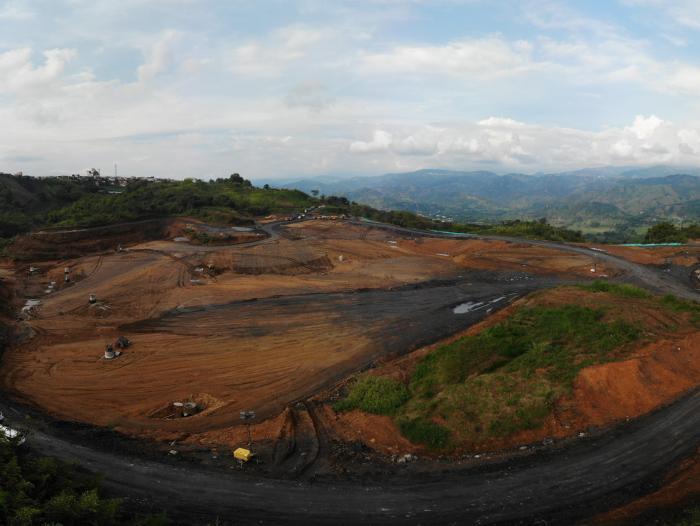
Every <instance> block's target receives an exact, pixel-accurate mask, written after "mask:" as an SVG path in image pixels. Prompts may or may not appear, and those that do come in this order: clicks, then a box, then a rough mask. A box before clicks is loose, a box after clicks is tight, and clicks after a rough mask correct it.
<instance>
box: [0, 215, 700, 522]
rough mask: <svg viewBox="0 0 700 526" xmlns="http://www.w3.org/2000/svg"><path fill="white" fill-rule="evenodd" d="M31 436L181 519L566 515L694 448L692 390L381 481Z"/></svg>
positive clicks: (698, 432)
mask: <svg viewBox="0 0 700 526" xmlns="http://www.w3.org/2000/svg"><path fill="white" fill-rule="evenodd" d="M372 226H377V227H380V228H384V227H386V228H393V229H396V227H392V226H390V225H385V226H382V225H376V224H373V225H372ZM398 231H404V232H407V233H412V234H417V235H426V234H428V235H439V234H435V233H426V232H420V231H413V230H409V229H398ZM464 237H474V236H464ZM484 238H488V239H505V240H509V241H515V242H527V243H532V244H537V245H540V246H547V247H551V248H557V249H560V250H568V251H574V252H580V253H585V254H587V255H595V256H596V257H599V258H601V259H605V260H606V261H610V262H612V263H614V264H615V265H618V266H620V267H622V268H624V269H625V270H628V272H630V274H631V276H632V277H633V278H636V279H637V280H639V281H640V282H642V283H644V284H645V285H647V286H649V287H651V288H654V289H657V290H663V291H668V292H672V293H674V294H677V295H679V296H683V297H686V298H689V299H697V298H698V294H697V293H695V292H693V291H690V290H689V289H687V288H685V287H684V286H683V285H681V284H680V283H678V282H675V281H673V279H672V278H671V277H670V276H665V275H663V274H661V273H659V272H656V271H654V270H652V269H648V268H645V267H641V266H639V265H636V264H633V263H630V262H627V261H625V260H621V259H619V258H617V257H615V256H612V255H609V254H605V253H600V252H597V251H591V250H590V249H586V248H584V247H577V246H570V245H560V244H557V243H550V242H539V241H529V240H527V241H526V240H521V239H511V238H502V237H491V236H488V237H486V236H484ZM8 409H9V404H3V403H2V401H0V410H3V411H4V412H5V413H6V414H7V415H8V417H10V418H11V419H12V420H15V421H17V420H19V418H21V417H22V416H23V414H22V410H21V409H20V408H16V407H15V408H14V410H8ZM30 444H31V446H32V447H33V448H35V449H36V450H38V451H40V452H41V453H44V454H47V455H53V456H56V457H58V458H62V459H64V460H70V461H76V462H78V463H80V464H81V465H83V466H84V467H86V468H87V469H90V470H93V471H97V472H101V473H104V475H105V479H104V486H105V487H106V488H108V489H109V490H111V491H112V492H113V493H114V494H117V495H124V496H128V497H131V498H133V499H135V500H136V501H137V502H144V501H145V502H147V503H148V505H149V506H150V507H152V508H153V509H159V508H160V509H162V508H167V509H168V510H171V511H172V512H173V513H174V515H175V517H176V518H178V517H179V518H182V520H183V521H185V523H207V522H213V521H214V520H215V519H216V518H217V517H218V518H220V519H221V520H220V522H219V523H220V524H229V523H230V524H252V523H255V524H270V523H272V524H279V523H295V524H296V523H305V524H345V523H360V522H363V523H369V524H393V523H406V524H503V523H525V524H529V523H533V522H535V521H536V520H540V519H542V520H546V521H550V522H553V523H557V524H570V523H571V521H572V519H574V518H576V517H582V516H588V515H590V514H592V513H594V512H596V511H600V510H603V509H606V508H609V507H611V506H613V505H616V504H619V503H621V502H624V501H625V500H627V499H629V498H631V497H634V496H637V495H641V494H644V493H647V492H648V491H650V490H651V489H652V488H653V484H654V483H655V482H656V481H658V480H659V479H660V477H661V476H662V475H663V473H664V472H665V470H666V469H668V468H669V467H671V466H673V465H675V464H676V463H677V462H679V461H680V460H681V459H683V458H686V457H688V456H690V455H691V454H693V453H694V452H695V451H696V450H697V448H698V446H699V445H700V391H698V390H696V391H695V392H693V393H691V394H690V395H688V396H686V397H685V398H683V399H681V400H679V401H677V402H676V403H674V404H672V405H670V406H668V407H666V408H663V409H661V410H659V411H658V412H656V413H654V414H652V415H649V416H646V417H644V418H641V419H639V420H637V421H635V422H634V423H632V424H629V425H627V426H623V428H619V429H617V430H613V431H611V432H610V433H608V434H606V435H605V436H604V437H603V438H600V439H596V440H591V441H587V440H584V441H581V442H579V443H577V444H575V445H573V446H570V447H567V448H564V449H561V450H559V451H551V452H549V453H546V454H541V455H536V456H533V457H531V458H525V459H521V460H516V461H510V462H505V463H501V464H498V465H491V466H489V465H486V466H481V467H478V468H471V469H465V470H464V471H459V472H455V471H453V472H450V473H448V474H444V475H442V476H435V477H431V478H428V477H423V478H421V479H416V478H414V479H412V480H408V481H407V480H405V479H404V480H401V479H397V480H396V481H394V482H392V483H387V484H386V485H383V486H381V485H377V486H368V485H364V484H359V483H354V484H353V483H343V484H328V483H315V484H308V483H299V482H292V481H277V480H269V479H265V480H263V479H255V478H251V477H248V476H246V475H245V474H228V473H222V472H220V471H213V470H208V469H206V468H203V467H199V466H195V465H190V464H185V463H183V464H182V465H174V464H173V463H160V462H154V461H149V460H144V459H142V458H131V457H128V456H124V455H121V454H116V453H113V452H109V451H103V450H98V449H94V448H88V447H84V446H81V445H76V444H74V443H71V442H70V441H66V440H64V439H62V438H61V437H60V435H59V434H53V433H52V432H50V431H48V432H36V433H35V434H34V435H33V436H32V437H31V440H30Z"/></svg>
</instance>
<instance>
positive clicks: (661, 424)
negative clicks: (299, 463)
mask: <svg viewBox="0 0 700 526" xmlns="http://www.w3.org/2000/svg"><path fill="white" fill-rule="evenodd" d="M0 407H2V405H0ZM3 409H5V408H3ZM698 443H700V392H698V391H695V392H694V393H692V394H691V395H689V396H687V397H685V398H684V399H682V400H680V401H678V402H676V403H675V404H673V405H671V406H669V407H667V408H664V409H662V410H660V411H658V412H656V413H654V414H652V415H650V416H647V417H644V418H642V419H639V420H638V421H636V422H634V423H633V424H630V425H627V426H625V427H624V428H623V429H618V430H617V431H616V432H615V433H611V434H608V435H606V436H605V437H604V438H600V439H597V440H591V441H582V442H580V443H578V444H576V445H575V446H573V447H570V448H567V449H563V450H561V451H552V452H550V453H548V454H546V455H542V456H540V457H537V458H530V459H524V460H520V461H511V462H508V463H503V464H495V465H492V466H489V465H486V466H483V467H480V468H478V469H471V470H465V471H463V472H460V473H454V472H452V473H449V474H444V475H442V476H440V477H431V478H428V477H425V476H424V477H422V478H421V479H420V480H415V479H414V480H403V481H396V482H393V483H388V484H386V485H378V484H377V485H368V484H350V483H347V484H340V483H335V484H327V483H314V484H309V483H299V482H292V481H278V480H269V479H266V480H262V479H256V478H252V477H249V476H246V475H245V474H243V473H230V474H229V473H222V472H217V471H213V470H207V469H205V468H202V467H199V466H193V465H189V464H186V463H183V464H182V465H176V464H175V465H174V464H172V463H171V464H165V463H160V462H153V461H149V460H144V459H142V458H130V457H128V456H123V455H116V454H113V453H110V452H106V451H99V450H96V449H92V448H88V447H83V446H78V445H75V444H73V443H71V442H68V441H66V440H64V439H61V438H59V437H57V436H54V435H49V434H45V433H43V432H37V433H36V434H34V435H33V436H32V438H31V444H32V447H34V448H35V449H37V450H39V451H41V452H42V453H44V454H47V455H53V456H56V457H59V458H62V459H64V460H69V461H74V462H77V463H79V464H80V465H82V466H84V467H85V468H87V469H89V470H93V471H96V472H101V473H104V475H105V479H104V486H105V487H106V488H107V489H108V490H110V491H111V492H113V493H114V494H115V495H122V496H128V497H131V498H133V499H135V500H136V501H141V502H143V501H144V500H145V501H146V502H147V503H148V506H149V507H150V508H151V509H155V510H157V509H167V510H168V511H169V513H170V514H171V516H173V517H174V518H175V519H176V520H179V521H182V522H181V523H183V524H206V523H207V522H209V523H211V522H213V521H214V520H215V519H216V518H217V517H218V518H219V524H512V523H519V524H533V523H538V522H537V521H540V522H539V524H571V522H572V520H574V519H575V518H577V517H583V516H588V515H590V514H592V513H595V512H596V511H600V510H604V509H607V508H609V507H611V506H614V505H617V504H619V503H621V502H624V501H625V500H626V499H629V498H630V497H633V496H636V495H639V494H643V493H646V492H648V491H649V490H650V489H651V488H653V484H654V482H655V481H657V480H658V479H659V477H660V476H661V475H662V474H663V473H664V471H665V469H666V468H667V467H668V466H670V465H673V464H675V463H677V462H679V461H680V460H681V459H683V458H686V457H687V456H689V455H691V454H692V453H693V452H694V451H695V449H696V448H697V445H698ZM541 521H545V522H541Z"/></svg>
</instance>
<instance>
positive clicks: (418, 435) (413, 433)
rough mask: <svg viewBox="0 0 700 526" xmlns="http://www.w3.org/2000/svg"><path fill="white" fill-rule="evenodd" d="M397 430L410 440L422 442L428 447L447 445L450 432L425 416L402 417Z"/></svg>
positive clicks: (438, 447) (434, 447)
mask: <svg viewBox="0 0 700 526" xmlns="http://www.w3.org/2000/svg"><path fill="white" fill-rule="evenodd" d="M399 430H400V431H401V434H402V435H403V436H405V437H406V438H407V439H408V440H410V441H411V442H414V443H416V444H424V445H426V446H428V447H429V448H430V449H443V448H445V447H446V446H447V444H448V441H449V437H450V432H449V431H448V430H447V429H445V428H444V427H442V426H441V425H439V424H436V423H435V422H432V421H430V420H428V419H426V418H413V419H403V420H400V421H399Z"/></svg>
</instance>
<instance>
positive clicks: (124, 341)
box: [114, 336, 131, 349]
mask: <svg viewBox="0 0 700 526" xmlns="http://www.w3.org/2000/svg"><path fill="white" fill-rule="evenodd" d="M130 345H131V340H129V338H127V337H126V336H119V338H117V340H116V341H115V342H114V346H115V347H116V348H118V349H126V348H127V347H129V346H130Z"/></svg>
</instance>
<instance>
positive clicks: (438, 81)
mask: <svg viewBox="0 0 700 526" xmlns="http://www.w3.org/2000/svg"><path fill="white" fill-rule="evenodd" d="M115 163H117V165H118V171H119V175H125V176H156V177H170V178H178V179H180V178H185V177H198V178H205V179H206V178H210V177H222V176H226V175H228V174H230V173H233V172H238V173H240V174H241V175H243V176H244V177H247V178H250V179H253V180H255V179H260V178H264V179H275V178H291V177H308V176H321V175H324V176H343V175H374V174H381V173H385V172H396V171H409V170H416V169H421V168H447V169H459V170H471V169H475V170H492V171H496V172H511V171H518V172H525V173H535V172H540V171H544V172H554V171H564V170H573V169H579V168H585V167H594V166H605V165H620V166H635V165H654V164H671V165H679V166H698V165H700V1H698V0H585V1H583V0H581V1H573V0H298V1H293V0H288V1H281V0H280V1H277V0H256V1H254V2H253V1H250V0H219V1H213V0H118V1H117V0H0V171H4V172H16V171H23V172H24V173H26V174H30V175H38V176H39V175H40V176H44V175H58V174H70V173H83V172H84V171H85V170H86V169H88V168H91V167H95V168H98V169H100V170H101V171H102V173H103V174H112V173H113V170H114V164H115Z"/></svg>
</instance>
